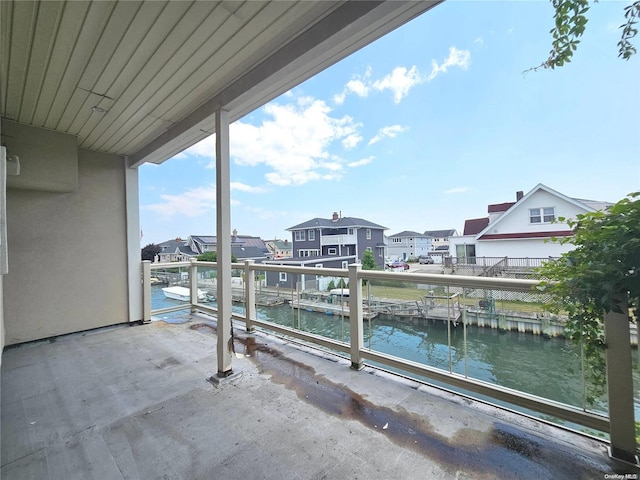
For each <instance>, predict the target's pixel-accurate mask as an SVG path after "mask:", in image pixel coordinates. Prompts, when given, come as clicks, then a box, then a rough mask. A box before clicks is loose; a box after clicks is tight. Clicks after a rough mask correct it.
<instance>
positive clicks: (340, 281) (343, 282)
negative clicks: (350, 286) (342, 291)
mask: <svg viewBox="0 0 640 480" xmlns="http://www.w3.org/2000/svg"><path fill="white" fill-rule="evenodd" d="M336 288H347V283H346V282H345V281H344V278H342V277H340V280H338V286H337V287H336Z"/></svg>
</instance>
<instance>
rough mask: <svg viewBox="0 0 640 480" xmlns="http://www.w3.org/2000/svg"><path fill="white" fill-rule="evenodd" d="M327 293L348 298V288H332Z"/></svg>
mask: <svg viewBox="0 0 640 480" xmlns="http://www.w3.org/2000/svg"><path fill="white" fill-rule="evenodd" d="M329 295H336V296H337V297H343V298H349V289H348V288H334V289H332V290H330V291H329Z"/></svg>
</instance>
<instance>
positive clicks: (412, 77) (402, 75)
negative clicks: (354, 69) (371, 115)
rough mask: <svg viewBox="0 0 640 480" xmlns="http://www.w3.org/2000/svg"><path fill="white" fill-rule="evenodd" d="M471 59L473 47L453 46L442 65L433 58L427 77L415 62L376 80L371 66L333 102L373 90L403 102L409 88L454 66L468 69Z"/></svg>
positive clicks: (476, 41) (482, 42)
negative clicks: (388, 92)
mask: <svg viewBox="0 0 640 480" xmlns="http://www.w3.org/2000/svg"><path fill="white" fill-rule="evenodd" d="M475 43H479V44H480V45H483V44H484V39H483V38H482V37H478V38H476V39H475ZM470 61H471V53H470V52H469V50H459V49H457V48H456V47H453V46H452V47H450V48H449V56H448V57H447V58H446V59H445V60H444V61H443V62H442V63H441V64H438V62H436V61H435V60H432V61H431V73H430V74H429V75H427V76H425V75H424V74H421V73H420V71H419V69H418V67H417V66H415V65H413V66H412V67H411V68H407V67H396V68H394V69H393V70H392V71H391V73H389V74H388V75H385V76H384V77H382V78H378V79H372V78H371V77H372V70H371V67H367V70H366V71H365V73H364V74H362V75H354V76H353V77H352V78H351V79H350V80H349V81H348V82H347V83H346V84H345V86H344V88H343V89H342V92H340V93H338V94H336V95H334V97H333V101H334V102H335V103H336V104H337V105H342V104H343V103H344V101H345V99H346V98H347V95H349V94H355V95H358V96H359V97H361V98H364V97H367V96H368V95H369V94H370V93H371V91H372V90H374V91H378V92H384V91H386V90H389V91H390V92H391V93H392V94H393V101H394V103H400V102H401V101H402V99H403V98H405V97H406V96H407V95H408V94H409V91H410V90H411V89H412V88H413V87H415V86H416V85H419V84H421V83H423V82H425V81H431V80H433V79H434V78H435V77H437V76H438V75H439V74H441V73H445V72H446V71H447V70H448V69H449V68H450V67H460V68H462V69H464V70H466V69H467V68H468V67H469V64H470Z"/></svg>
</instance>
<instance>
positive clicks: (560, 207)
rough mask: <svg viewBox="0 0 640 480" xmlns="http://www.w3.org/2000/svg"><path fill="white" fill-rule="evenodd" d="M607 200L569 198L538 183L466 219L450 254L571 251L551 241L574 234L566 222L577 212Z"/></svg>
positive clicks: (518, 255) (511, 255) (522, 254)
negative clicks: (479, 215)
mask: <svg viewBox="0 0 640 480" xmlns="http://www.w3.org/2000/svg"><path fill="white" fill-rule="evenodd" d="M609 205H610V203H608V202H603V201H594V200H583V199H577V198H571V197H569V196H567V195H565V194H563V193H560V192H558V191H556V190H553V189H552V188H550V187H548V186H546V185H543V184H541V183H540V184H538V185H536V186H535V187H534V188H532V189H531V190H530V191H529V192H528V193H527V194H526V195H524V193H523V192H521V191H519V192H517V193H516V201H515V202H504V203H498V204H492V205H488V207H487V213H488V215H487V216H486V217H481V218H472V219H469V220H467V221H466V222H465V226H464V230H463V235H461V236H458V237H453V238H452V239H451V246H450V249H449V254H450V255H451V256H453V257H457V258H475V257H509V258H549V257H557V256H560V255H561V254H562V253H564V252H568V251H570V250H571V248H572V246H571V244H565V245H562V244H560V243H559V242H552V241H550V240H551V239H552V238H564V237H568V236H571V235H573V231H572V230H571V229H570V228H569V226H568V225H567V222H566V221H561V220H560V217H562V218H566V219H575V218H576V216H577V215H578V214H584V213H587V212H594V211H596V210H604V209H606V207H607V206H609Z"/></svg>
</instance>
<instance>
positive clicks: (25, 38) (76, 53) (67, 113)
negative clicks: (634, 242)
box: [0, 0, 441, 166]
mask: <svg viewBox="0 0 640 480" xmlns="http://www.w3.org/2000/svg"><path fill="white" fill-rule="evenodd" d="M440 1H441V0H434V1H421V2H415V1H410V2H404V1H358V2H342V1H282V0H275V1H267V0H265V1H196V2H187V1H159V0H154V1H99V2H89V1H70V2H66V1H47V2H32V1H3V2H1V7H0V8H1V10H0V31H1V38H0V44H1V51H0V56H1V63H0V75H1V78H0V81H1V84H0V88H1V90H0V103H1V109H2V110H1V114H2V116H3V117H4V118H7V119H11V120H14V121H16V122H19V123H21V124H25V125H30V126H36V127H43V128H47V129H51V130H56V131H59V132H65V133H69V134H72V135H76V136H77V137H78V146H79V147H80V148H83V149H89V150H95V151H101V152H107V153H112V154H118V155H125V156H127V157H128V158H129V165H130V166H137V165H140V164H141V163H143V162H154V163H161V162H163V161H165V160H167V159H168V158H170V157H171V156H173V155H174V154H176V153H178V152H180V151H182V150H184V149H185V148H188V147H189V146H191V145H193V144H194V143H196V142H198V141H199V140H201V139H203V138H205V137H206V136H208V135H210V134H211V133H212V132H213V131H214V128H215V121H214V113H215V111H216V110H217V109H219V108H221V107H223V108H224V109H225V110H228V111H229V114H230V120H231V121H234V120H237V119H238V118H241V117H242V116H243V115H245V114H247V113H249V112H251V111H252V110H254V109H256V108H258V107H260V106H261V105H263V104H265V103H266V102H268V101H270V100H272V99H273V98H275V97H277V96H278V95H280V94H282V93H284V92H286V91H287V90H289V89H291V88H292V87H294V86H295V85H298V84H299V83H301V82H303V81H304V80H306V79H308V78H310V77H311V76H313V75H314V74H316V73H318V72H319V71H321V70H322V69H324V68H326V67H328V66H330V65H332V64H334V63H336V62H337V61H339V60H341V59H343V58H345V57H346V56H348V55H349V54H351V53H352V52H354V51H356V50H357V49H359V48H361V47H363V46H364V45H366V44H368V43H371V42H372V41H374V40H376V39H377V38H379V37H381V36H382V35H384V34H386V33H388V32H390V31H392V30H394V29H395V28H397V27H398V26H400V25H402V24H403V23H405V22H407V21H408V20H410V19H412V18H414V17H416V16H417V15H419V14H421V13H423V12H425V11H426V10H429V9H430V8H432V7H433V6H434V5H436V4H438V3H440Z"/></svg>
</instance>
